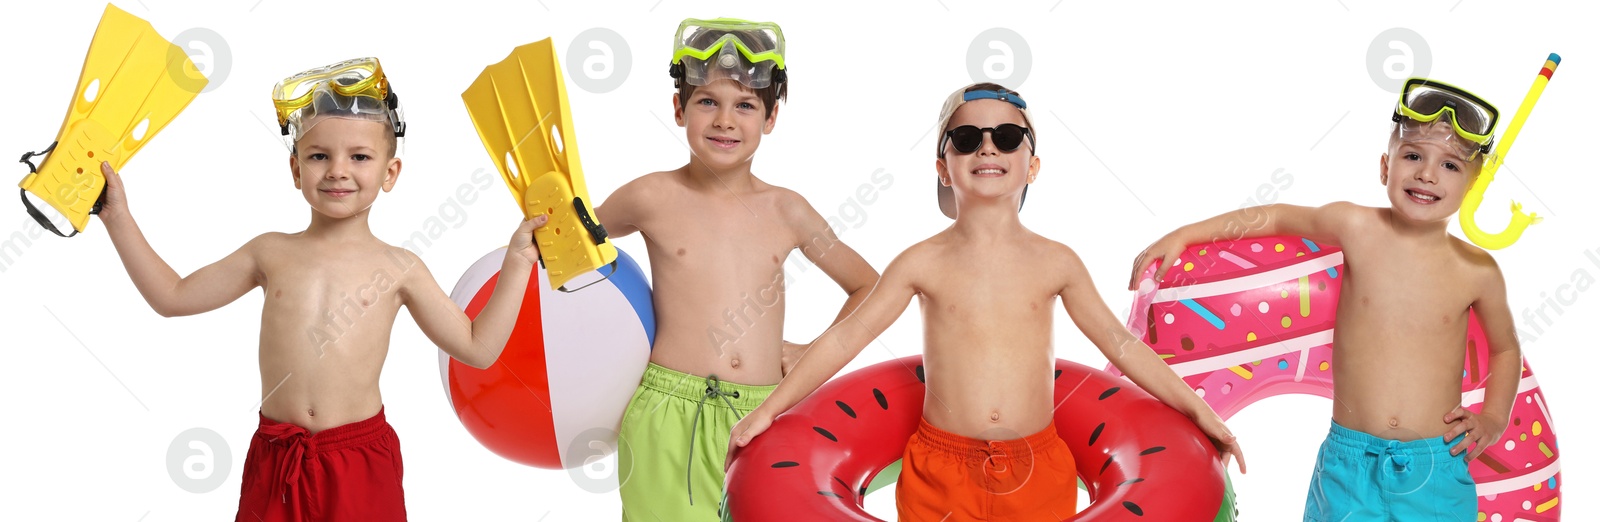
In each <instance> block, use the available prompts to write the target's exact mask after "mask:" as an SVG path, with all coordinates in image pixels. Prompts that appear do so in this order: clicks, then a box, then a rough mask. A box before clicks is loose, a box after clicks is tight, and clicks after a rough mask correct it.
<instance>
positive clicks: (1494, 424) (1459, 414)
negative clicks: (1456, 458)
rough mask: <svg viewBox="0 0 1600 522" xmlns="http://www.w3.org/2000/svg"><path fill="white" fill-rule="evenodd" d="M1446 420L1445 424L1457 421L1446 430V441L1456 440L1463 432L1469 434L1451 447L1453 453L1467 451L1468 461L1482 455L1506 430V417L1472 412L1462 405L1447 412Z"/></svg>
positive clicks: (1458, 453)
mask: <svg viewBox="0 0 1600 522" xmlns="http://www.w3.org/2000/svg"><path fill="white" fill-rule="evenodd" d="M1444 422H1445V424H1450V423H1455V427H1452V428H1450V431H1447V432H1445V434H1444V440H1445V442H1450V441H1452V440H1455V439H1456V437H1458V436H1460V435H1461V434H1463V433H1465V434H1466V435H1467V436H1466V437H1465V438H1463V439H1462V440H1461V443H1460V444H1456V445H1455V447H1452V448H1450V454H1451V455H1460V454H1462V453H1466V461H1467V462H1472V459H1476V458H1478V455H1482V454H1483V451H1484V450H1486V449H1489V445H1490V444H1494V443H1495V442H1497V441H1499V440H1500V437H1501V436H1502V435H1505V431H1506V420H1505V417H1492V416H1488V415H1483V414H1481V413H1472V410H1469V409H1466V408H1462V407H1460V406H1456V409H1454V410H1451V411H1450V413H1447V414H1445V416H1444ZM1474 446H1476V447H1474ZM1468 449H1471V451H1468Z"/></svg>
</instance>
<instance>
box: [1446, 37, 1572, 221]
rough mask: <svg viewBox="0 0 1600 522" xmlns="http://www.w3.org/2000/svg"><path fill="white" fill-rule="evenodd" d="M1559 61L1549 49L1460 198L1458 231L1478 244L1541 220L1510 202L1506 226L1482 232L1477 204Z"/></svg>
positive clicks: (1481, 199)
mask: <svg viewBox="0 0 1600 522" xmlns="http://www.w3.org/2000/svg"><path fill="white" fill-rule="evenodd" d="M1560 64H1561V56H1560V55H1557V54H1555V53H1550V58H1549V59H1547V60H1545V62H1544V67H1543V68H1541V69H1540V70H1539V76H1537V77H1535V78H1534V79H1533V87H1532V88H1530V89H1528V95H1527V96H1525V97H1523V98H1522V106H1521V107H1518V108H1517V114H1516V116H1513V117H1512V118H1511V125H1509V126H1507V127H1506V134H1505V136H1504V137H1503V138H1501V140H1500V144H1499V145H1498V146H1496V147H1495V148H1494V153H1492V154H1490V155H1489V158H1488V159H1487V160H1485V161H1484V165H1483V170H1482V171H1481V172H1479V174H1478V181H1477V182H1475V183H1473V184H1472V190H1469V191H1467V196H1466V199H1464V200H1462V201H1461V212H1460V214H1461V215H1460V219H1461V231H1462V232H1464V233H1466V234H1467V239H1470V240H1472V242H1473V243H1476V244H1477V245H1478V246H1480V247H1483V248H1487V249H1489V250H1499V249H1502V248H1505V247H1508V246H1511V244H1512V243H1516V242H1517V239H1519V238H1521V237H1522V232H1523V231H1524V230H1527V228H1528V226H1529V225H1532V224H1534V223H1538V222H1539V221H1541V220H1542V218H1540V217H1539V216H1538V215H1536V214H1529V213H1525V212H1523V211H1522V204H1520V203H1517V202H1515V201H1512V202H1511V223H1509V224H1507V225H1506V229H1505V230H1502V231H1500V232H1496V233H1492V234H1491V233H1489V232H1484V231H1483V229H1481V228H1478V221H1477V218H1476V214H1477V213H1478V206H1479V205H1482V204H1483V193H1484V192H1485V191H1487V190H1489V183H1490V182H1493V181H1494V174H1495V171H1497V170H1500V165H1501V164H1502V163H1505V159H1506V153H1507V152H1509V151H1510V150H1511V144H1512V143H1513V142H1515V141H1517V133H1518V132H1520V131H1521V130H1522V124H1523V122H1526V121H1527V120H1528V114H1529V113H1531V112H1533V104H1535V103H1538V101H1539V95H1541V94H1544V86H1545V84H1548V83H1550V77H1551V76H1553V75H1554V74H1555V72H1556V66H1557V65H1560Z"/></svg>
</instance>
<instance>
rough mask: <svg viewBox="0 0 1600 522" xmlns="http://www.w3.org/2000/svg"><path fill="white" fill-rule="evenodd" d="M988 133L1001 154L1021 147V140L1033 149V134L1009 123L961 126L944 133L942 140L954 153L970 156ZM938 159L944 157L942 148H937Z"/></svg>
mask: <svg viewBox="0 0 1600 522" xmlns="http://www.w3.org/2000/svg"><path fill="white" fill-rule="evenodd" d="M985 132H987V133H989V139H990V140H991V141H993V142H994V147H995V148H996V149H1000V151H1001V152H1011V151H1014V150H1017V147H1021V146H1022V140H1023V139H1027V140H1028V148H1029V149H1032V148H1033V132H1032V131H1029V130H1028V129H1027V128H1026V127H1023V126H1021V125H1015V124H1011V123H1002V124H1000V125H999V126H997V127H988V128H982V129H980V128H978V127H976V126H972V125H962V126H960V127H956V128H954V129H950V130H948V131H945V133H944V139H946V140H949V141H950V144H951V145H954V146H955V148H956V152H960V153H962V154H972V153H974V152H977V151H978V147H981V146H983V134H984V133H985ZM939 157H944V146H943V145H940V146H939Z"/></svg>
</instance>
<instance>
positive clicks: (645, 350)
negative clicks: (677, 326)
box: [439, 248, 656, 469]
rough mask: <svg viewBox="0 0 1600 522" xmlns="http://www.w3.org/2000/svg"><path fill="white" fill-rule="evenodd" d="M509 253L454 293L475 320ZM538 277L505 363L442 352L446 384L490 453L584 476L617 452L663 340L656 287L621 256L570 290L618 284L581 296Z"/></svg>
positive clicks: (498, 253)
mask: <svg viewBox="0 0 1600 522" xmlns="http://www.w3.org/2000/svg"><path fill="white" fill-rule="evenodd" d="M505 255H506V249H505V248H500V249H497V250H495V251H493V252H490V253H489V254H488V255H486V256H483V258H482V259H479V260H478V262H476V263H474V264H473V265H472V267H471V268H468V269H467V272H466V274H463V275H462V276H461V281H460V282H458V283H456V287H455V290H453V291H452V292H450V298H451V299H453V300H455V302H456V304H457V305H459V306H461V309H462V310H465V311H466V313H467V317H471V318H476V317H477V316H478V313H479V312H481V311H482V310H483V307H484V305H486V304H487V303H488V301H489V296H490V295H491V294H492V293H493V292H494V286H495V281H496V279H497V277H498V275H499V273H500V266H501V264H502V263H503V261H504V259H505ZM534 272H535V273H536V274H538V276H539V277H538V280H534V279H533V278H531V277H530V278H529V280H528V285H529V288H528V289H527V291H526V294H525V296H524V298H523V301H522V309H521V313H520V314H519V315H518V316H517V325H516V327H515V329H514V330H512V332H511V339H510V341H508V342H507V343H506V348H505V351H504V352H502V353H501V354H500V359H499V360H497V361H495V363H494V364H493V365H491V366H489V367H488V368H486V369H482V370H479V369H477V368H473V367H471V366H467V365H466V364H463V363H461V362H460V361H457V360H455V359H453V358H451V357H450V356H449V355H446V354H445V353H444V352H443V351H441V352H439V373H440V378H442V379H443V380H444V388H445V395H446V396H447V397H448V398H449V399H450V406H451V408H452V409H454V410H455V412H456V418H458V419H460V420H461V425H462V426H465V427H466V428H467V431H468V432H469V433H471V434H472V437H473V438H475V439H477V440H478V442H479V443H481V444H483V446H484V447H485V448H488V449H489V451H493V452H494V453H495V454H496V455H499V456H501V457H505V458H506V459H509V460H512V461H515V462H519V463H522V464H526V465H529V466H533V467H537V468H545V469H570V468H576V467H579V466H583V465H585V464H586V463H587V462H588V461H590V460H593V459H594V458H596V457H604V456H605V455H607V454H610V453H612V452H614V451H615V448H616V443H617V441H616V437H617V428H618V426H619V425H620V424H621V423H622V413H623V410H624V409H625V408H626V407H627V405H628V400H629V399H631V398H632V397H633V392H634V390H635V389H637V388H638V387H639V378H640V377H641V376H642V375H644V369H645V365H646V364H647V363H648V362H649V360H650V346H651V344H652V343H653V342H654V341H655V330H656V327H655V312H654V310H653V309H652V307H651V302H650V283H649V282H648V281H646V280H645V277H644V272H643V271H641V270H640V269H639V264H638V263H636V262H634V260H633V258H631V257H628V254H627V253H626V252H621V251H620V250H619V251H618V253H617V263H616V266H615V269H614V270H613V268H612V267H610V266H605V267H601V268H600V270H598V271H597V272H593V273H589V274H585V275H583V276H579V278H578V279H575V280H573V281H572V282H571V283H569V284H568V285H567V286H568V287H569V288H578V287H581V286H583V285H584V284H587V283H588V282H590V281H597V280H600V278H601V277H604V276H605V275H606V274H610V277H609V278H607V279H605V280H604V281H601V282H599V283H596V284H594V285H592V286H589V287H587V288H583V289H581V290H577V291H575V292H572V293H566V292H561V291H557V290H551V289H550V280H549V278H548V276H547V275H546V274H545V271H544V270H543V269H542V268H538V269H535V270H534Z"/></svg>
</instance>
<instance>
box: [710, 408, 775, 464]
mask: <svg viewBox="0 0 1600 522" xmlns="http://www.w3.org/2000/svg"><path fill="white" fill-rule="evenodd" d="M770 427H772V415H769V414H768V413H767V412H766V410H763V409H761V408H760V407H757V408H756V409H755V410H753V411H751V412H750V414H749V415H745V416H744V418H743V419H739V423H738V424H734V425H733V433H732V434H731V435H732V437H730V438H729V439H728V456H727V458H724V459H723V460H722V471H723V472H724V473H726V472H727V471H728V465H729V464H730V463H732V462H733V452H734V451H735V450H737V449H739V448H743V447H745V445H747V444H750V441H752V440H755V438H756V436H757V435H760V434H761V433H762V432H764V431H767V428H770Z"/></svg>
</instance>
